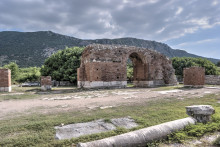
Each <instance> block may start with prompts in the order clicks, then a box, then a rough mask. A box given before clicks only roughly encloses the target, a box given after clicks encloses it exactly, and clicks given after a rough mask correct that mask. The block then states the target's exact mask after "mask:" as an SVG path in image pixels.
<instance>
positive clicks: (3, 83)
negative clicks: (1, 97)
mask: <svg viewBox="0 0 220 147" xmlns="http://www.w3.org/2000/svg"><path fill="white" fill-rule="evenodd" d="M0 92H11V70H10V69H0Z"/></svg>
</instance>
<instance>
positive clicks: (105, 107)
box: [100, 106, 113, 109]
mask: <svg viewBox="0 0 220 147" xmlns="http://www.w3.org/2000/svg"><path fill="white" fill-rule="evenodd" d="M112 107H113V106H102V107H100V109H108V108H112Z"/></svg>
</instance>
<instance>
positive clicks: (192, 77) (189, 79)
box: [183, 67, 205, 86]
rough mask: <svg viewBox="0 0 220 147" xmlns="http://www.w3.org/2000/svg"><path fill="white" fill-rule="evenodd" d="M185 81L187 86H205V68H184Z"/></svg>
mask: <svg viewBox="0 0 220 147" xmlns="http://www.w3.org/2000/svg"><path fill="white" fill-rule="evenodd" d="M183 83H184V85H185V86H203V85H204V84H205V68H203V67H190V68H184V70H183Z"/></svg>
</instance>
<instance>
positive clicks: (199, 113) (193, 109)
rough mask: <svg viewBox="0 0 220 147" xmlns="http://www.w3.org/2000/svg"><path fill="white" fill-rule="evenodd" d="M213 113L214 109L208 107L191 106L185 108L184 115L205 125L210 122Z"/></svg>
mask: <svg viewBox="0 0 220 147" xmlns="http://www.w3.org/2000/svg"><path fill="white" fill-rule="evenodd" d="M214 113H215V109H214V108H213V107H212V106H210V105H193V106H187V107H186V114H187V115H189V116H191V117H193V118H195V119H196V120H197V122H201V123H207V122H208V121H210V120H211V115H212V114H214Z"/></svg>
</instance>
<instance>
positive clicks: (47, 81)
mask: <svg viewBox="0 0 220 147" xmlns="http://www.w3.org/2000/svg"><path fill="white" fill-rule="evenodd" d="M51 89H52V80H51V76H41V90H44V91H46V90H51Z"/></svg>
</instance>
